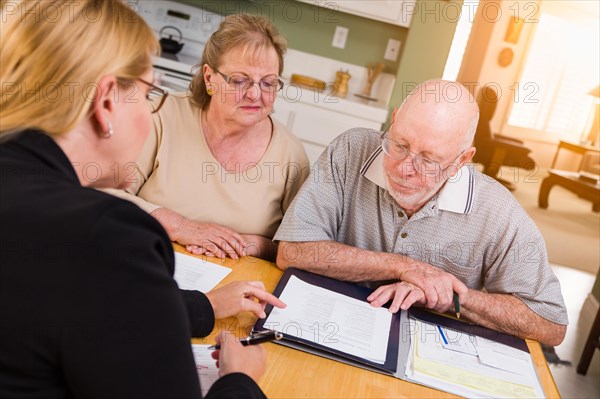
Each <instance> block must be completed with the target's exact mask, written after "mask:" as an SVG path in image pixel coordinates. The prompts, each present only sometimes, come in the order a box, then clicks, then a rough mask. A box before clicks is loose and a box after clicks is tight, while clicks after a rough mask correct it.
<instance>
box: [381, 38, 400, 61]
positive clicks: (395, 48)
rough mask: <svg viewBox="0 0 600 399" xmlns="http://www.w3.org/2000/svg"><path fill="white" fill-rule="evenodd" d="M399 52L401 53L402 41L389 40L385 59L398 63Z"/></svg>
mask: <svg viewBox="0 0 600 399" xmlns="http://www.w3.org/2000/svg"><path fill="white" fill-rule="evenodd" d="M398 52H400V41H399V40H395V39H389V40H388V43H387V47H386V49H385V55H384V56H383V58H385V59H386V60H389V61H397V60H398Z"/></svg>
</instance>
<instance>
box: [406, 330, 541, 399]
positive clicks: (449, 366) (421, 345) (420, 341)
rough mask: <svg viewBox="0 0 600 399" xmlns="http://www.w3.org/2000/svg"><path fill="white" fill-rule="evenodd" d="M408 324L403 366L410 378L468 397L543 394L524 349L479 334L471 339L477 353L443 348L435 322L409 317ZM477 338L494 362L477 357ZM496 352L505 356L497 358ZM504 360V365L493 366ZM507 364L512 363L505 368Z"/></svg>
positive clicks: (520, 396) (526, 397)
mask: <svg viewBox="0 0 600 399" xmlns="http://www.w3.org/2000/svg"><path fill="white" fill-rule="evenodd" d="M413 323H414V324H413ZM411 326H412V327H411V328H412V330H411V331H414V333H413V335H412V337H411V352H410V359H409V361H408V362H407V367H406V375H407V376H408V377H409V379H410V380H412V381H415V382H419V383H422V384H425V385H429V386H431V387H434V388H438V389H442V390H444V391H447V392H452V393H455V394H457V395H461V396H466V397H470V398H482V397H485V398H489V397H492V398H494V397H495V398H499V397H501V398H521V399H530V398H544V392H543V390H542V387H541V385H540V383H539V380H538V378H537V375H536V373H535V367H534V365H533V361H532V359H531V355H529V354H528V353H525V352H522V351H519V350H518V349H514V348H512V347H509V346H507V345H503V344H500V343H496V342H491V343H490V341H488V340H482V339H479V337H475V340H474V346H475V348H476V350H477V355H472V354H467V353H464V352H460V351H454V350H445V349H444V347H443V342H444V339H443V338H442V336H441V334H440V331H439V329H438V326H437V325H433V324H429V323H425V322H422V321H420V320H411ZM466 335H468V334H466ZM471 337H473V336H471ZM480 341H485V342H484V345H482V347H483V349H482V350H483V351H493V352H494V353H493V354H492V355H491V358H492V360H489V361H490V362H494V364H495V365H494V366H491V365H489V364H485V363H483V362H482V361H481V360H480V358H479V356H478V354H479V351H480V347H479V345H478V344H479V342H480ZM486 345H487V346H486ZM491 348H493V349H491ZM498 353H502V354H503V356H506V358H504V357H503V358H500V357H499V355H498ZM504 361H506V362H508V363H507V365H502V367H497V366H498V363H499V362H504ZM507 366H508V367H507ZM510 366H514V367H513V368H512V370H510V371H508V370H507V368H509V367H510Z"/></svg>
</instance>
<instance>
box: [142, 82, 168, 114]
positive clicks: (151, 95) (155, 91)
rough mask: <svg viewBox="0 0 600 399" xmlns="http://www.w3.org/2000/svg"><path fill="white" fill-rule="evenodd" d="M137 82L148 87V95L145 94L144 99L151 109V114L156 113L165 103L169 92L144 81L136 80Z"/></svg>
mask: <svg viewBox="0 0 600 399" xmlns="http://www.w3.org/2000/svg"><path fill="white" fill-rule="evenodd" d="M137 80H139V81H140V82H142V83H144V84H146V85H148V86H150V91H149V92H148V94H146V99H147V100H148V101H149V102H150V108H151V109H152V110H151V113H153V114H155V113H157V112H158V111H159V110H160V108H161V107H162V106H163V104H164V103H165V100H166V99H167V96H168V95H169V92H168V91H166V90H163V89H161V88H160V87H158V86H155V85H154V84H152V83H150V82H146V81H145V80H144V79H140V78H138V79H137Z"/></svg>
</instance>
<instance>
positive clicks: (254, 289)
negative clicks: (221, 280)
mask: <svg viewBox="0 0 600 399" xmlns="http://www.w3.org/2000/svg"><path fill="white" fill-rule="evenodd" d="M206 296H207V297H208V300H209V301H210V303H211V305H212V307H213V310H214V312H215V318H217V319H223V318H225V317H229V316H234V315H236V314H238V313H240V312H246V311H247V312H252V313H254V314H255V315H256V317H258V318H261V319H262V318H265V317H266V314H265V306H266V305H267V304H271V305H273V306H275V307H278V308H285V306H286V305H285V303H283V302H282V301H281V300H280V299H279V298H277V297H275V296H273V295H271V294H269V293H268V292H267V291H265V286H264V284H263V283H262V282H260V281H236V282H233V283H229V284H227V285H226V286H224V287H221V288H217V289H216V290H213V291H210V292H208V293H206ZM257 301H258V302H257Z"/></svg>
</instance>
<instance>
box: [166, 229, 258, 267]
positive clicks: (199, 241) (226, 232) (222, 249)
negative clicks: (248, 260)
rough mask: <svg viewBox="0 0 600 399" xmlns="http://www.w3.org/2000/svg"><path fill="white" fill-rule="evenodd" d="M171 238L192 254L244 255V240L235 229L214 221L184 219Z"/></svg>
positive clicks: (245, 244)
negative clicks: (204, 221) (201, 221)
mask: <svg viewBox="0 0 600 399" xmlns="http://www.w3.org/2000/svg"><path fill="white" fill-rule="evenodd" d="M171 239H172V240H173V241H177V242H178V243H180V244H182V245H185V247H186V250H187V251H188V252H191V253H193V254H194V255H202V254H204V255H207V256H216V257H217V258H221V259H223V258H226V257H230V258H232V259H238V258H239V257H241V256H244V255H246V254H245V250H244V248H246V246H247V243H246V240H244V239H243V238H242V236H241V235H240V234H238V233H236V232H235V231H233V230H231V229H229V228H227V227H223V226H220V225H218V224H215V223H200V222H194V221H192V220H187V219H186V220H184V221H183V222H182V223H181V225H180V226H179V227H178V228H177V229H176V230H175V232H173V234H172V237H171Z"/></svg>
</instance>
